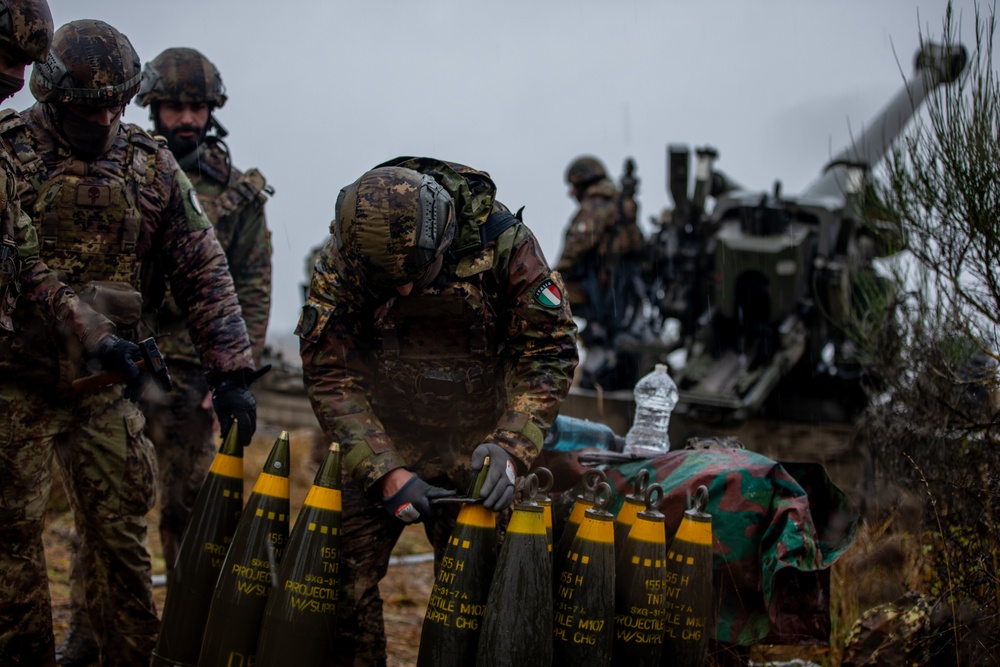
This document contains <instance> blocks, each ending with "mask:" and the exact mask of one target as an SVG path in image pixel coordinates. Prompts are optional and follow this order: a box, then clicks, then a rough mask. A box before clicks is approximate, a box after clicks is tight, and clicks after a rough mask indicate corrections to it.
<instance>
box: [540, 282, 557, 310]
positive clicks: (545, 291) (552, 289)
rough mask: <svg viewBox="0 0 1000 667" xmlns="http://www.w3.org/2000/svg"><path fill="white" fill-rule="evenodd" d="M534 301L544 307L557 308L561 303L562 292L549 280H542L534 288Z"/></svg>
mask: <svg viewBox="0 0 1000 667" xmlns="http://www.w3.org/2000/svg"><path fill="white" fill-rule="evenodd" d="M535 301H537V302H538V303H540V304H541V305H543V306H545V307H546V308H558V307H559V306H561V305H562V292H560V291H559V288H558V287H556V285H555V283H553V282H552V281H551V280H544V281H542V284H541V285H539V286H538V287H537V288H536V289H535Z"/></svg>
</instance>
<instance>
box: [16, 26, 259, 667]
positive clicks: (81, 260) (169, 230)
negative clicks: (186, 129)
mask: <svg viewBox="0 0 1000 667" xmlns="http://www.w3.org/2000/svg"><path fill="white" fill-rule="evenodd" d="M94 34H97V35H100V37H98V38H97V41H99V40H102V39H103V40H106V41H107V42H110V43H113V44H115V45H116V48H118V49H120V51H121V52H123V53H128V54H130V55H131V56H133V57H134V51H133V50H132V48H131V44H129V43H128V40H127V38H125V37H124V35H121V34H120V33H118V32H117V31H116V30H114V29H113V28H111V27H110V26H108V25H107V24H104V23H102V22H99V21H74V22H71V23H69V24H67V25H66V26H63V28H60V30H59V31H57V32H56V36H55V42H54V46H53V51H54V52H55V51H56V49H57V47H59V46H60V39H63V40H71V39H76V38H79V39H81V40H82V39H85V38H87V36H88V35H94ZM92 41H95V40H94V39H92ZM66 43H67V42H66V41H64V42H63V46H65V45H66ZM126 46H127V48H126ZM122 58H125V56H122ZM65 60H66V58H65V54H64V57H63V61H65ZM53 62H54V61H53ZM138 65H139V63H138V58H137V57H134V68H135V73H136V77H135V81H136V82H137V81H138ZM41 76H43V75H40V74H39V70H38V67H36V68H35V71H34V73H33V76H32V92H33V93H34V94H35V97H36V98H38V99H39V100H44V101H39V102H38V103H36V104H35V105H34V106H32V107H31V108H29V109H28V110H27V111H25V112H24V113H23V114H22V115H21V116H20V117H19V116H17V115H16V114H5V115H4V116H3V117H2V118H0V137H2V141H3V146H4V148H6V150H7V151H8V152H9V153H10V154H11V155H12V156H13V158H14V160H15V163H16V165H17V167H18V172H19V174H21V175H22V176H23V178H24V180H23V181H22V182H21V183H20V184H19V188H20V189H19V194H20V198H21V204H22V206H23V207H24V209H25V210H26V211H30V212H31V213H32V218H33V220H34V223H35V226H36V230H37V232H38V235H39V237H40V239H41V256H42V259H43V260H45V261H46V263H47V264H48V265H49V266H50V267H51V268H52V269H54V270H56V271H57V272H58V273H59V276H60V278H62V279H63V280H64V281H65V282H66V283H67V284H68V285H69V286H70V287H72V288H74V289H75V290H76V291H78V292H79V291H81V290H82V289H83V288H84V286H85V285H87V284H90V285H91V286H96V287H97V288H98V291H100V290H103V289H106V288H107V289H111V290H112V291H115V290H121V293H123V294H127V295H131V294H132V292H130V291H129V290H130V289H138V290H140V291H141V299H142V301H143V302H145V303H146V305H147V306H149V304H151V303H154V302H155V301H156V300H157V297H158V296H159V295H162V289H163V288H162V282H163V280H164V279H165V277H166V276H169V278H170V281H171V286H172V288H173V289H174V295H175V297H176V298H177V299H178V300H179V302H180V303H182V304H184V305H185V307H186V309H187V312H188V321H189V324H190V327H191V331H192V334H193V336H194V339H195V342H196V345H197V347H198V349H199V350H201V351H202V361H203V363H204V365H205V367H206V368H208V369H211V370H213V371H216V372H219V373H226V372H238V371H240V370H242V369H252V368H253V361H252V358H251V352H250V342H249V339H248V338H247V333H246V327H245V325H244V323H243V320H242V318H241V317H240V310H239V305H238V303H237V301H236V295H235V292H234V290H233V284H232V279H231V277H230V276H229V272H228V268H227V265H226V260H225V255H224V254H223V252H222V249H221V247H220V246H219V244H218V241H217V240H216V238H215V234H214V232H213V230H212V227H211V223H210V222H209V221H208V220H207V219H206V218H205V217H204V215H203V214H201V213H200V210H199V207H198V203H197V197H196V196H195V195H194V191H193V189H192V188H191V185H190V182H189V180H188V179H187V177H186V176H185V175H184V173H183V172H182V171H181V170H180V169H179V168H178V166H177V163H176V161H175V160H174V158H173V156H172V155H171V154H170V152H169V151H167V150H166V149H165V148H163V147H162V146H161V145H160V144H159V143H158V142H157V141H156V140H154V139H153V138H152V137H150V136H149V135H148V134H146V133H145V132H143V130H142V129H141V128H139V127H137V126H135V125H131V124H126V123H121V125H120V127H119V128H118V131H117V133H116V134H113V135H110V137H111V141H112V143H111V146H110V148H108V149H107V150H105V151H104V152H103V153H101V154H100V155H99V157H97V158H95V159H92V160H87V161H84V160H83V159H80V158H78V157H75V155H76V154H77V153H76V147H75V146H73V145H70V144H68V143H67V140H66V139H65V138H64V132H62V131H61V129H62V128H61V126H60V121H59V117H60V114H61V113H63V112H64V110H61V109H60V108H59V106H58V104H56V103H55V102H54V100H53V101H52V102H50V101H49V100H50V99H51V96H47V95H46V89H45V85H46V82H45V81H44V80H42V79H40V77H41ZM36 78H38V80H37V81H36ZM95 78H96V77H95ZM93 83H95V84H96V87H103V86H108V87H109V88H111V87H112V86H115V87H116V89H117V86H116V84H115V82H113V81H112V82H110V83H108V82H100V81H95V82H93ZM36 84H37V85H36ZM125 85H126V84H122V86H125ZM132 92H133V93H134V89H132ZM130 96H131V94H130V93H128V92H125V93H123V94H122V97H123V100H124V101H123V102H122V104H123V105H124V103H125V102H127V99H128V98H129V97H130ZM108 103H109V102H108V101H104V104H108ZM110 103H112V104H113V103H114V101H113V100H112V101H111V102H110ZM116 122H119V121H116ZM111 283H116V284H115V285H111ZM157 292H159V294H157ZM39 310H40V309H39V307H38V306H36V305H35V304H34V302H32V303H28V302H26V300H22V302H20V303H19V304H18V306H17V308H16V310H15V311H14V316H13V322H14V326H15V328H16V330H17V332H18V333H17V336H16V337H8V338H6V339H4V340H2V341H0V368H2V377H3V378H4V380H3V382H2V384H0V402H2V403H3V405H2V406H0V572H3V578H2V580H0V662H2V663H3V664H13V665H49V664H52V663H53V661H54V655H53V654H54V646H53V644H54V638H53V632H52V615H51V609H50V600H49V591H48V583H47V577H46V568H45V559H44V552H43V548H42V530H43V522H44V511H45V506H46V503H47V500H48V496H49V491H50V489H51V483H52V474H51V465H52V460H53V458H55V459H56V461H57V463H58V464H59V466H60V468H61V471H62V475H63V478H64V479H65V481H66V486H67V495H68V497H69V500H70V504H71V506H72V508H73V515H74V521H75V525H76V530H77V531H78V533H79V534H80V536H81V539H82V541H83V543H84V545H85V548H84V552H83V553H82V554H81V562H82V565H83V571H84V576H85V582H86V589H87V602H88V611H89V613H90V620H91V624H92V625H93V628H94V631H95V633H96V635H97V638H98V642H99V644H100V646H101V651H102V656H101V657H102V660H103V663H102V664H104V665H141V664H146V662H147V661H148V659H149V655H150V652H151V650H152V648H153V645H154V643H155V639H156V632H157V627H158V620H157V616H156V613H155V609H154V605H153V599H152V591H151V573H150V556H149V553H148V551H147V549H146V543H147V529H146V520H145V514H146V513H147V512H148V511H149V509H150V508H151V507H152V504H153V499H154V482H153V480H154V475H155V470H156V463H155V458H154V452H153V448H152V444H151V443H150V442H149V440H148V439H147V438H146V437H144V436H143V426H144V424H145V420H144V418H143V416H142V413H141V412H139V410H138V408H137V407H136V406H135V405H134V404H132V403H131V402H129V401H127V400H125V399H124V398H123V397H122V389H121V386H120V385H119V386H112V387H108V388H105V389H103V390H99V391H96V392H93V393H91V394H87V395H74V394H72V393H71V391H70V390H69V386H70V383H71V381H72V380H73V379H74V378H76V377H79V376H80V375H85V374H87V373H88V369H87V359H86V357H85V355H83V353H82V351H81V349H80V345H79V343H78V341H77V340H75V339H72V338H71V337H68V336H66V335H64V334H65V332H63V331H53V330H52V328H51V327H49V326H46V323H45V319H44V318H42V317H40V312H39ZM133 314H134V313H131V312H128V313H126V312H124V311H121V312H118V313H117V315H118V316H119V317H118V319H117V320H116V322H115V323H116V324H117V325H118V326H119V333H120V334H126V333H127V329H129V328H130V326H134V322H130V321H129V320H130V319H131V315H133ZM125 315H128V317H125Z"/></svg>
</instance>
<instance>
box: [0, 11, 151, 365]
mask: <svg viewBox="0 0 1000 667" xmlns="http://www.w3.org/2000/svg"><path fill="white" fill-rule="evenodd" d="M52 30H53V25H52V15H51V13H50V11H49V6H48V4H47V3H46V1H45V0H0V100H5V99H7V98H8V97H10V96H11V95H13V94H14V93H16V92H17V91H19V90H20V89H21V88H22V87H23V86H24V70H25V68H26V67H27V66H28V64H29V63H31V62H32V61H34V62H38V63H40V62H42V61H44V60H45V58H46V56H47V55H48V53H49V47H50V46H51V44H52ZM38 250H39V244H38V235H37V234H36V232H35V228H34V226H33V225H32V224H31V219H30V218H29V217H28V216H27V215H25V214H24V213H23V212H22V211H21V203H20V200H19V199H18V196H17V176H16V174H15V172H14V164H13V162H12V161H11V158H10V155H9V154H8V153H7V152H6V151H4V150H0V337H2V336H10V335H12V334H13V333H14V324H13V321H12V320H11V316H12V314H13V312H14V308H15V306H16V304H17V299H18V297H19V296H20V297H21V298H24V299H27V300H29V301H32V302H34V304H35V306H36V307H37V309H38V314H39V315H40V316H41V317H43V318H44V319H45V321H46V322H47V325H48V326H51V327H56V326H58V327H61V328H62V330H63V331H64V332H65V334H66V335H69V336H73V337H75V338H76V339H77V340H78V341H79V344H80V345H81V347H83V348H84V349H86V350H87V351H88V352H89V353H90V355H91V356H93V357H96V358H99V359H100V360H101V361H102V362H104V364H105V366H106V367H107V368H110V369H112V370H116V371H121V372H123V373H126V374H128V375H130V376H132V377H134V376H135V375H137V374H138V372H139V371H138V369H137V368H136V367H135V363H134V362H133V361H132V360H131V358H130V356H131V355H129V354H122V355H119V354H113V355H104V354H102V349H106V350H109V349H110V346H109V347H107V348H102V343H106V342H110V341H109V338H108V337H109V335H110V334H112V333H113V332H114V325H113V324H112V323H111V322H110V321H109V320H108V319H107V318H105V317H103V316H101V315H100V314H98V313H96V312H94V310H93V309H91V308H90V307H89V306H88V305H87V304H86V303H84V302H83V301H81V300H80V298H79V297H78V296H77V295H76V294H75V293H74V292H73V291H72V290H71V289H69V288H68V287H67V286H66V285H65V284H64V283H63V282H62V281H60V280H59V276H58V275H57V274H56V273H55V271H52V270H51V269H49V268H48V266H46V264H45V262H43V261H41V259H40V257H39V254H38ZM123 347H124V345H119V350H120V349H122V348H123ZM136 352H137V350H136Z"/></svg>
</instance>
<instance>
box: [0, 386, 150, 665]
mask: <svg viewBox="0 0 1000 667" xmlns="http://www.w3.org/2000/svg"><path fill="white" fill-rule="evenodd" d="M144 424H145V420H144V418H143V416H142V413H140V412H139V410H138V408H136V406H135V405H134V404H132V403H130V402H128V401H126V400H125V399H123V398H122V396H121V386H113V387H108V388H105V389H102V390H99V391H96V392H93V393H90V394H87V395H86V396H82V397H79V398H70V399H61V400H57V399H56V398H55V397H54V396H51V395H49V394H47V393H43V392H41V391H38V390H37V389H36V388H33V387H32V388H28V387H25V386H23V385H20V384H18V383H3V384H0V664H3V665H31V666H36V665H54V664H55V655H54V653H55V647H54V637H53V631H52V609H51V600H50V597H49V586H48V578H47V571H46V565H45V554H44V549H43V546H42V532H43V529H44V519H45V509H46V505H47V503H48V499H49V492H50V490H51V488H52V464H53V458H55V461H56V463H57V464H58V465H59V467H60V471H61V473H62V477H63V479H64V483H65V486H66V495H67V497H68V498H69V502H70V506H71V508H72V510H73V519H74V524H75V527H76V530H77V532H78V534H79V535H80V537H81V539H82V541H83V543H84V546H83V548H82V550H81V551H80V564H81V566H82V568H81V569H82V571H83V575H84V584H85V588H86V598H87V611H88V613H89V617H90V621H91V625H92V626H93V628H94V633H95V636H96V639H97V642H98V645H99V647H100V650H101V655H102V660H103V662H102V664H103V665H116V666H117V665H121V666H126V665H128V666H132V665H143V664H147V663H148V661H149V656H150V653H151V651H152V649H153V646H154V644H155V641H156V634H157V631H158V628H159V621H158V619H157V616H156V610H155V607H154V604H153V595H152V585H151V564H150V556H149V551H148V549H147V528H146V513H147V512H149V510H150V509H151V508H152V506H153V501H154V498H155V495H154V494H155V489H154V483H153V480H154V477H155V474H156V461H155V458H154V453H153V447H152V443H150V441H149V440H148V439H147V438H146V437H145V436H144V435H143V426H144Z"/></svg>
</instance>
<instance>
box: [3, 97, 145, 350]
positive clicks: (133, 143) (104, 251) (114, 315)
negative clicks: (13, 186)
mask: <svg viewBox="0 0 1000 667" xmlns="http://www.w3.org/2000/svg"><path fill="white" fill-rule="evenodd" d="M126 127H127V126H126ZM126 131H127V142H128V146H127V149H126V153H125V161H124V166H125V168H124V169H123V168H122V165H120V164H117V163H116V161H115V162H111V161H103V160H100V159H98V160H95V161H93V162H90V163H85V162H82V161H80V160H77V159H66V160H64V161H62V162H60V163H58V164H56V165H54V166H53V167H50V168H48V169H47V168H46V165H45V164H44V163H43V162H42V159H41V158H40V157H39V156H38V155H37V154H36V152H35V144H34V142H33V141H32V139H31V134H30V132H28V128H27V125H26V123H25V121H24V120H23V119H22V118H21V117H20V116H14V115H13V114H10V113H8V112H3V113H0V135H4V136H5V137H7V138H8V139H9V143H10V145H11V146H12V147H13V155H12V157H13V158H14V160H15V161H16V162H17V163H18V164H19V166H20V170H21V175H22V177H23V178H24V180H25V181H26V182H27V183H28V184H29V185H30V186H31V189H30V190H29V191H28V192H26V193H24V194H23V195H22V197H21V201H22V205H23V206H25V207H28V208H27V210H28V212H29V214H30V215H31V218H32V221H33V222H34V224H35V228H36V230H37V232H38V239H39V243H40V250H41V257H42V259H43V260H44V261H45V263H46V264H47V265H48V266H49V268H50V269H52V270H54V271H55V272H56V273H57V274H58V275H59V277H60V279H61V280H62V281H63V282H65V283H66V284H67V285H69V286H70V287H71V288H73V289H74V290H75V291H76V292H77V293H78V294H79V295H80V296H81V298H83V299H84V300H87V301H89V302H90V303H91V304H92V305H93V306H94V307H95V309H97V310H98V311H100V312H102V314H104V315H106V316H107V317H109V319H111V320H112V321H114V322H115V323H116V324H118V325H119V327H120V329H122V332H123V333H128V330H130V329H131V328H132V327H134V326H135V324H136V323H137V322H138V319H139V316H140V314H141V305H142V303H141V301H142V299H141V295H140V269H141V263H140V260H139V257H138V256H137V254H136V243H137V241H138V237H139V233H140V230H141V223H142V213H141V209H140V204H139V192H140V189H141V188H142V187H144V186H147V185H149V184H151V183H152V182H153V180H154V178H155V176H156V153H157V151H158V149H159V147H160V146H159V143H158V142H157V141H156V140H155V139H153V138H152V137H150V136H149V135H147V134H146V133H144V132H142V131H141V130H138V129H137V128H134V127H127V130H126Z"/></svg>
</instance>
